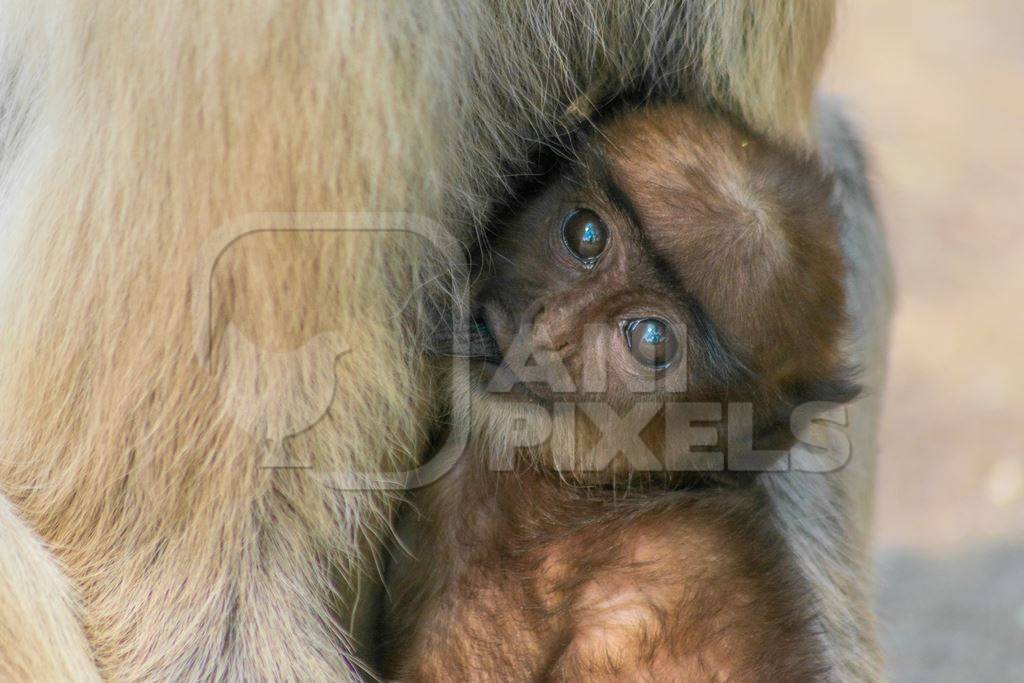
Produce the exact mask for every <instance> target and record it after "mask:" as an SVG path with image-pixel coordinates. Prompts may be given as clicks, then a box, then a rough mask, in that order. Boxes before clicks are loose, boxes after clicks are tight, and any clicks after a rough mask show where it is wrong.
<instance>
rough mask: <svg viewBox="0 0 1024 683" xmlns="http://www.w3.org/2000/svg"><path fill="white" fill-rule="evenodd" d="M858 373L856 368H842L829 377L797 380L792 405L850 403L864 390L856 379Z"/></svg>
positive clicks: (792, 392) (792, 394) (791, 394)
mask: <svg viewBox="0 0 1024 683" xmlns="http://www.w3.org/2000/svg"><path fill="white" fill-rule="evenodd" d="M858 374H859V373H858V372H857V370H856V369H855V368H842V369H840V370H838V371H837V372H835V373H833V374H832V375H830V376H829V377H822V378H815V379H812V380H804V381H800V382H797V383H796V385H795V386H794V387H793V390H792V391H791V393H790V396H792V405H794V406H797V405H801V404H803V403H811V402H814V401H823V402H828V403H849V402H850V401H852V400H854V399H855V398H857V397H858V396H860V394H861V391H862V390H863V387H862V386H861V385H860V384H859V383H858V382H857V381H856V379H855V377H856V376H857V375H858Z"/></svg>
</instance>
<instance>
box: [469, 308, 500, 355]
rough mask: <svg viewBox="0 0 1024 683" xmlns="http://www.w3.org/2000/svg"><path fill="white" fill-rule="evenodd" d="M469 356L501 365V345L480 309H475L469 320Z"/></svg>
mask: <svg viewBox="0 0 1024 683" xmlns="http://www.w3.org/2000/svg"><path fill="white" fill-rule="evenodd" d="M469 357H470V358H473V359H477V360H480V361H483V362H485V363H487V364H489V365H501V362H502V353H501V347H500V345H499V344H498V340H497V338H496V337H495V336H494V332H493V331H492V330H491V327H490V325H488V323H487V316H486V315H485V314H484V312H483V310H482V309H480V310H478V311H475V312H474V315H473V317H472V319H471V320H470V324H469Z"/></svg>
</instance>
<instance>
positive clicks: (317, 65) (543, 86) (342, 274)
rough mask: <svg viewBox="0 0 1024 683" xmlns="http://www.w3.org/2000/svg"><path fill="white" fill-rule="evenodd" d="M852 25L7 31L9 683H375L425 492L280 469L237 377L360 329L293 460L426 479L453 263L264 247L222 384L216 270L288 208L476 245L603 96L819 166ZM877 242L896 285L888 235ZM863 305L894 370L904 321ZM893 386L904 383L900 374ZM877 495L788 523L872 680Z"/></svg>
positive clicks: (682, 20) (9, 20)
mask: <svg viewBox="0 0 1024 683" xmlns="http://www.w3.org/2000/svg"><path fill="white" fill-rule="evenodd" d="M831 19H832V3H830V2H824V1H822V2H794V3H781V2H776V1H775V0H751V1H749V2H739V0H730V1H729V2H713V1H712V0H688V1H687V2H683V3H677V2H673V1H670V0H665V1H664V2H647V1H641V0H636V1H635V2H627V3H590V2H583V1H582V0H580V1H577V0H560V1H557V2H546V1H545V2H541V1H540V0H522V1H520V2H500V1H498V0H494V1H486V0H463V1H462V2H449V1H447V0H417V1H416V2H409V3H385V2H362V1H357V0H333V1H328V0H317V1H313V2H306V3H296V2H286V1H285V0H266V1H263V2H254V3H231V2H198V1H193V0H183V1H182V2H169V3H128V2H103V3H95V2H86V1H85V0H79V1H76V0H64V1H59V0H53V1H52V2H47V3H39V2H36V1H35V0H7V2H4V3H3V4H2V6H0V86H2V88H0V244H2V245H3V246H4V251H5V255H6V256H7V263H5V264H4V268H3V269H2V270H0V272H2V273H3V282H2V285H0V287H2V295H3V304H2V308H0V435H2V437H3V439H4V440H3V441H2V442H0V488H2V491H3V494H4V495H5V496H6V498H7V501H10V504H13V506H14V507H15V508H16V509H17V511H18V513H17V516H16V515H15V513H14V512H13V511H12V510H9V509H8V504H7V503H6V502H5V503H4V504H3V505H2V506H0V512H2V514H0V524H2V529H0V538H2V539H4V546H3V553H4V554H3V555H2V556H0V590H3V591H4V595H2V596H0V633H2V634H5V637H4V639H3V646H2V648H0V674H2V675H3V676H4V677H5V678H16V679H19V680H41V681H49V680H64V679H68V678H77V679H81V680H90V679H93V678H95V677H96V676H97V675H100V676H103V677H105V678H108V679H110V680H118V681H120V680H154V681H157V680H168V679H176V680H199V679H210V678H218V679H230V680H345V679H353V678H356V677H357V676H358V671H359V665H358V663H357V660H356V653H357V652H358V651H359V648H360V645H362V646H365V645H366V641H367V639H366V633H367V631H366V629H363V628H360V625H359V623H358V621H359V620H358V619H355V617H354V616H353V615H354V614H359V613H362V612H364V611H365V605H366V600H365V599H362V598H361V597H360V596H362V595H364V593H365V590H364V589H365V587H366V585H368V584H370V583H372V579H373V577H374V575H375V571H376V570H375V567H374V561H375V557H376V553H377V550H378V549H379V548H380V546H381V544H382V543H384V542H386V541H387V539H388V538H389V534H390V524H391V511H392V509H393V505H394V503H395V501H396V500H397V497H396V496H395V495H392V494H386V493H382V492H358V491H357V492H344V491H338V490H334V489H331V488H328V487H325V486H323V485H322V482H321V480H320V479H318V478H317V477H315V476H312V475H311V474H310V472H309V471H308V470H303V469H267V468H265V467H263V465H265V464H266V463H267V462H268V460H267V458H268V446H267V444H266V443H261V441H260V438H259V437H260V435H261V434H263V435H266V434H269V432H268V431H267V429H269V428H267V429H265V427H266V425H265V424H264V423H262V422H260V421H259V420H256V421H255V422H253V423H252V424H248V423H246V424H242V423H241V422H240V421H239V419H238V418H239V414H238V411H237V410H235V409H233V408H231V406H233V405H235V404H232V403H231V401H230V398H231V397H230V396H227V395H226V391H227V390H226V389H225V386H226V385H225V383H224V381H223V378H224V374H223V373H224V372H231V373H238V374H237V375H232V376H238V377H242V378H245V377H251V378H259V379H252V380H251V383H250V385H249V386H243V387H241V388H242V389H243V390H247V391H251V392H256V393H258V391H259V389H260V387H261V386H263V384H262V382H263V381H264V380H266V379H267V378H266V377H265V375H264V376H262V378H260V374H259V373H260V372H261V371H262V370H264V369H265V367H264V365H263V363H265V362H266V361H265V358H266V357H267V356H265V355H260V354H259V353H253V352H252V349H251V348H250V346H248V345H246V344H245V343H243V341H240V340H243V339H252V340H253V344H256V345H257V346H259V347H261V348H263V347H266V348H267V349H270V350H272V351H275V352H280V351H282V350H283V351H287V350H289V349H294V348H296V347H297V346H301V344H302V343H303V340H304V339H306V338H308V337H309V336H310V335H312V334H314V333H319V332H322V331H324V330H329V331H332V332H333V333H337V334H338V335H340V338H343V339H345V340H347V341H349V342H351V346H352V348H351V350H350V351H349V352H346V353H345V354H344V355H339V357H338V358H337V360H336V363H335V364H334V366H333V372H329V373H327V374H326V376H325V375H322V374H320V375H318V374H316V373H314V374H313V375H311V376H305V375H304V376H303V377H304V378H305V379H304V381H305V382H306V384H307V388H309V389H310V390H311V391H313V392H314V393H317V392H318V391H319V390H320V389H321V388H322V387H321V386H320V384H319V383H322V382H327V383H329V385H330V389H331V391H334V392H335V393H333V403H331V406H330V410H329V411H328V413H327V415H326V416H325V417H324V418H323V419H321V420H319V421H318V422H316V424H315V425H313V426H312V427H311V428H310V429H309V430H306V431H304V432H303V433H302V434H301V435H299V436H298V437H296V438H295V439H293V440H292V441H291V442H290V443H289V445H288V447H287V448H286V449H285V450H284V451H281V450H277V451H274V449H273V448H271V449H269V450H270V451H273V453H271V454H270V457H287V458H294V459H296V461H297V462H301V464H303V465H309V466H311V467H313V468H314V470H318V471H319V470H322V471H342V472H345V471H352V470H353V469H370V470H379V469H385V470H387V469H393V468H407V467H410V466H412V465H413V464H414V463H415V462H416V459H417V457H418V456H419V455H420V453H421V451H422V449H423V448H424V447H425V439H426V438H427V434H428V432H429V430H430V427H431V425H432V423H433V421H434V420H435V419H436V412H435V411H436V407H437V404H438V403H439V399H438V393H437V391H436V386H435V383H434V382H433V381H432V379H431V377H430V375H429V374H428V373H427V372H426V370H425V369H424V368H423V367H422V362H421V353H420V351H419V349H421V348H422V342H421V340H420V336H419V335H421V334H422V332H423V327H424V326H423V325H421V324H420V321H421V317H420V316H419V315H418V314H417V311H418V310H420V307H419V306H418V305H413V306H411V307H410V306H409V302H410V301H412V302H413V304H418V303H419V302H420V301H422V300H425V299H426V298H430V297H439V296H443V290H442V287H441V285H439V284H438V282H439V280H438V276H443V275H444V272H445V265H444V263H443V262H440V261H438V260H436V259H434V258H432V257H430V256H429V255H427V254H426V253H425V248H424V246H423V243H422V242H420V241H417V240H413V239H408V238H406V239H403V238H401V237H400V236H394V235H391V236H381V235H371V234H365V233H351V234H346V233H343V234H340V235H333V236H329V237H326V238H324V240H321V239H319V238H314V237H311V236H309V235H305V236H303V237H302V238H301V239H289V238H286V237H281V236H276V235H273V236H265V238H259V239H253V240H249V239H248V238H247V239H246V240H245V241H244V242H240V243H239V244H238V245H236V246H237V248H234V249H232V250H231V251H230V253H228V254H227V255H226V256H225V258H224V259H223V260H221V261H218V262H217V268H216V271H215V272H214V273H212V274H211V277H212V279H213V285H212V287H211V291H212V293H213V294H212V297H213V299H212V303H211V311H212V313H211V315H212V318H211V322H210V323H209V324H210V327H211V329H210V337H211V352H210V357H209V358H202V357H201V356H202V355H203V352H202V349H200V350H198V351H197V347H196V345H195V344H194V340H195V339H196V338H197V336H198V337H200V338H202V334H199V335H197V328H196V326H197V325H205V324H207V323H206V321H205V320H203V319H197V318H196V317H195V315H194V310H195V307H194V304H195V301H193V299H192V297H194V296H196V280H195V265H196V263H197V262H202V256H203V254H202V251H203V249H205V248H207V246H208V245H209V244H210V241H211V239H212V238H213V236H214V235H215V234H216V233H217V231H218V230H219V229H221V228H222V227H223V226H224V225H226V224H229V223H231V222H232V221H236V220H239V219H240V218H244V217H246V216H249V215H252V214H254V213H257V212H265V211H273V212H366V211H404V212H412V213H414V214H417V215H421V216H425V217H427V218H430V219H432V220H437V221H440V222H441V224H443V225H444V226H445V227H446V228H448V229H449V230H451V231H452V232H454V233H455V234H456V235H458V236H459V237H460V238H461V239H469V238H470V237H471V235H472V233H473V226H475V225H477V224H478V221H479V220H480V218H481V217H482V216H483V215H484V213H485V211H486V210H487V208H488V206H489V205H490V203H491V202H492V201H494V200H495V199H497V198H500V197H501V195H502V192H503V191H504V189H503V184H502V181H501V179H500V173H501V171H502V170H503V169H509V170H515V169H516V168H521V167H522V164H523V162H524V159H525V158H526V155H527V154H528V152H529V151H530V149H531V147H532V146H533V145H534V144H535V142H536V141H538V140H542V139H544V138H546V137H549V136H550V135H552V134H554V133H557V132H558V131H559V130H560V129H561V127H563V126H565V125H568V124H570V123H571V121H570V120H569V119H570V118H571V117H570V116H569V115H567V114H566V112H567V111H569V105H570V104H571V103H572V102H574V101H576V100H578V98H579V97H580V96H581V94H584V93H591V92H597V93H601V94H608V93H614V92H617V91H619V90H622V89H626V88H636V87H645V88H649V89H650V90H651V91H652V92H653V93H654V94H657V95H661V96H686V97H691V98H694V99H697V100H699V101H701V102H703V103H705V104H708V105H710V106H718V107H721V108H724V109H728V110H731V111H734V112H737V113H738V114H740V115H741V116H743V117H744V118H745V119H746V120H747V121H748V122H749V123H750V124H751V125H752V126H753V127H755V128H757V129H759V130H761V131H764V132H767V133H768V134H770V135H772V136H774V137H776V138H779V139H784V140H788V141H790V142H791V143H793V144H798V145H805V146H811V145H813V144H814V143H815V140H816V137H815V135H814V134H813V133H812V131H813V130H814V129H813V126H812V115H811V113H812V107H811V94H812V92H813V88H814V83H815V80H816V75H817V71H818V69H819V67H820V62H821V54H822V51H823V49H824V47H825V44H826V42H827V36H828V33H829V29H830V25H831ZM855 210H858V211H862V210H864V209H863V207H862V206H858V207H856V208H855ZM361 220H362V219H360V221H361ZM293 222H294V225H293V226H292V227H301V223H302V219H301V218H300V217H296V218H295V219H294V221H293ZM355 222H356V219H355V218H354V217H352V218H347V217H346V215H345V214H343V215H340V216H338V217H337V225H338V227H339V228H345V227H353V226H354V224H355ZM853 230H854V231H855V232H856V235H855V237H854V238H852V239H853V242H854V243H855V244H854V246H855V247H856V248H857V249H858V250H860V252H863V256H858V258H860V259H862V264H863V272H862V274H861V275H859V276H858V277H859V279H857V280H856V282H857V283H859V284H856V285H855V289H856V287H860V286H864V287H867V288H868V289H870V288H871V287H873V285H871V284H870V282H871V281H872V280H874V279H880V277H881V276H880V269H881V268H883V263H884V262H883V260H881V257H879V256H878V255H877V254H875V253H873V252H872V251H871V249H874V248H875V247H874V246H872V245H876V244H877V240H878V238H877V236H876V235H874V234H873V233H871V234H868V233H867V232H865V229H863V228H861V227H856V228H854V229H853ZM860 252H858V253H860ZM441 279H442V280H443V278H441ZM866 282H867V283H868V284H864V283H866ZM856 291H857V293H858V294H864V297H865V299H864V306H865V313H864V315H863V317H862V319H863V320H865V321H867V322H868V328H869V332H870V334H871V335H873V336H871V337H870V339H873V340H876V341H877V340H878V339H879V338H880V337H879V335H880V334H881V332H880V330H882V329H884V325H883V324H882V322H883V321H884V315H882V314H881V313H880V311H882V310H883V309H882V308H881V306H882V304H881V303H879V301H880V300H877V299H876V298H872V296H873V295H872V294H871V292H872V291H874V290H871V291H866V293H865V292H861V290H859V289H856ZM296 301H301V302H302V304H303V305H302V307H301V308H297V307H296V306H295V302H296ZM410 311H411V312H410ZM229 324H230V325H231V327H229ZM229 330H236V331H237V330H241V331H242V332H243V333H244V334H243V335H241V336H240V335H237V334H233V333H232V334H228V331H229ZM869 346H870V345H869ZM879 348H880V347H879ZM864 361H865V363H866V364H867V366H868V367H869V368H871V369H872V371H873V372H875V375H873V376H877V377H880V376H881V375H880V355H879V351H878V350H877V348H876V347H875V346H870V348H868V347H865V351H864ZM225 368H228V369H227V370H225ZM230 386H232V387H234V386H235V385H234V384H231V385H230ZM285 401H286V402H287V398H286V399H285ZM285 407H286V408H287V406H285ZM872 410H873V409H871V408H869V409H868V410H867V411H866V412H864V413H860V414H859V415H860V417H857V418H856V419H857V425H856V426H857V428H858V429H859V430H861V432H860V433H863V434H865V435H867V436H865V437H864V438H865V439H870V435H871V434H872V432H873V426H874V422H873V413H872V412H871V411H872ZM253 425H256V427H254V426H253ZM260 425H262V426H260ZM261 429H263V430H264V431H263V432H261V431H260V430H261ZM271 431H272V430H271ZM859 447H863V449H864V450H861V451H858V453H859V454H862V455H863V456H864V459H865V460H869V459H870V450H871V447H870V445H869V444H868V443H867V442H866V441H865V442H863V443H861V444H860V445H859ZM274 453H276V455H274ZM849 481H850V483H847V480H846V479H844V480H843V482H838V483H836V484H835V485H834V486H831V487H830V486H829V485H828V484H827V480H826V479H823V478H821V477H818V478H817V479H813V480H808V481H806V482H803V480H797V479H796V478H794V479H793V480H792V482H790V483H784V484H781V485H779V491H780V493H779V494H778V499H779V510H778V515H779V518H780V520H781V521H780V523H782V524H786V525H790V526H791V527H792V531H791V535H792V538H793V544H794V545H795V546H800V548H803V547H804V546H805V545H806V546H807V548H806V549H805V550H801V552H803V553H804V555H805V556H806V557H807V558H808V561H807V563H806V564H807V567H808V569H807V571H808V574H809V579H808V580H809V585H810V586H811V590H812V591H814V592H816V593H817V595H818V597H820V598H821V600H822V605H823V617H822V618H823V620H824V624H825V626H826V627H828V628H833V627H834V628H835V629H838V632H837V633H836V634H835V635H834V636H833V635H832V634H831V632H828V633H826V636H825V637H826V638H829V639H830V640H831V641H832V642H833V644H834V648H833V649H834V670H835V672H836V678H837V679H841V680H851V681H852V680H865V678H871V677H873V676H874V675H875V665H876V662H877V657H876V653H875V649H874V644H873V631H872V626H871V623H870V618H869V616H868V612H867V611H866V607H865V591H864V586H865V583H864V577H863V574H862V573H860V569H859V562H860V559H861V558H862V557H863V547H862V545H861V542H860V535H859V533H860V527H859V526H855V527H853V530H852V531H851V527H850V526H849V523H850V520H853V519H859V517H858V514H857V512H856V510H855V508H857V506H860V505H863V504H864V501H865V500H866V499H867V497H866V495H864V494H863V490H862V489H861V488H859V486H860V483H859V482H861V481H866V479H860V480H856V479H855V477H851V478H850V479H849ZM822 486H824V488H822ZM851 492H853V493H855V494H856V495H854V494H853V493H851ZM823 511H824V512H823ZM812 515H813V516H812ZM822 515H824V516H825V518H824V521H819V520H820V518H821V516H822ZM19 517H20V519H19ZM21 520H24V523H23V522H22V521H21ZM26 525H27V526H26ZM823 526H824V527H827V529H825V530H824V531H823V530H822V527H823ZM815 534H819V535H820V537H821V538H824V539H826V541H827V542H823V543H822V544H814V543H812V542H811V541H810V540H809V539H810V538H811V537H812V536H813V535H815ZM61 568H62V569H63V571H64V574H63V575H62V574H61V573H60V571H61ZM819 573H820V576H819V575H818V574H819ZM812 574H813V576H812ZM79 603H80V604H81V610H80V611H79V610H77V609H76V608H75V605H76V604H79ZM851 615H852V616H851ZM852 617H856V619H857V620H859V621H855V622H848V621H846V620H847V619H848V618H852ZM83 632H84V634H85V637H84V638H83ZM6 634H11V635H10V637H6ZM360 638H361V639H362V641H361V642H358V640H359V639H360ZM71 672H73V675H72V673H71Z"/></svg>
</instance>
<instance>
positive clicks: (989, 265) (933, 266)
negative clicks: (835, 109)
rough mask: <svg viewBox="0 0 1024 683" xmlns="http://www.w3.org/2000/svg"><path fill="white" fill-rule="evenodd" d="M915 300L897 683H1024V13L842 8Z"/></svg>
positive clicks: (904, 331) (896, 608)
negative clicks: (1008, 682) (1023, 682)
mask: <svg viewBox="0 0 1024 683" xmlns="http://www.w3.org/2000/svg"><path fill="white" fill-rule="evenodd" d="M826 83H827V88H828V90H831V91H833V92H838V93H841V94H843V95H844V96H845V97H846V99H847V100H848V104H849V105H850V107H851V108H852V109H853V111H854V113H855V117H856V118H857V119H858V121H859V122H860V125H861V128H862V130H863V132H864V134H865V136H866V137H867V139H868V141H869V143H870V148H871V152H872V155H873V157H874V160H875V164H874V171H875V172H874V176H875V181H876V185H877V187H878V191H879V197H880V200H881V204H882V209H883V212H884V214H885V217H886V221H887V225H888V229H889V233H890V241H891V244H892V252H893V258H894V261H895V265H896V275H897V280H898V287H899V298H898V302H897V312H896V319H895V326H894V329H893V344H892V365H891V373H890V384H889V389H888V393H887V398H886V405H885V409H884V415H883V424H882V434H881V441H882V446H881V454H880V458H881V459H880V471H879V489H878V502H877V515H876V520H877V527H876V529H877V538H878V548H879V578H880V613H881V615H882V620H883V634H884V637H885V644H886V649H887V651H888V655H889V662H890V670H891V673H892V676H893V678H894V680H896V681H899V682H902V681H927V682H928V683H938V682H941V681H951V682H952V681H957V682H960V681H1012V680H1024V2H1020V1H1019V0H947V1H945V2H930V1H928V0H900V1H899V2H891V1H889V0H855V1H848V2H846V3H844V7H843V9H842V12H841V16H840V27H839V35H838V40H837V42H836V45H835V48H834V50H833V53H832V56H831V61H830V67H829V70H828V72H827V74H826Z"/></svg>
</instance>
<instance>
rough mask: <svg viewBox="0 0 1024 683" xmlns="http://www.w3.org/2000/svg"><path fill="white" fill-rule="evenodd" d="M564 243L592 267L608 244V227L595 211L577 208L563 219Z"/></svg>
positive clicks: (582, 261)
mask: <svg viewBox="0 0 1024 683" xmlns="http://www.w3.org/2000/svg"><path fill="white" fill-rule="evenodd" d="M562 243H563V244H565V246H566V248H567V249H568V250H569V251H570V253H572V255H573V258H575V259H576V260H577V261H579V262H580V263H582V264H583V265H584V266H586V267H588V268H590V267H592V266H593V265H594V264H595V263H597V258H598V257H599V256H600V255H601V252H603V251H604V249H605V247H606V246H607V245H608V228H607V227H606V226H605V224H604V221H602V220H601V218H600V216H598V215H597V214H596V213H594V212H593V211H590V210H588V209H576V210H575V211H573V212H572V213H570V214H569V215H568V216H566V217H565V220H564V221H562Z"/></svg>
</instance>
